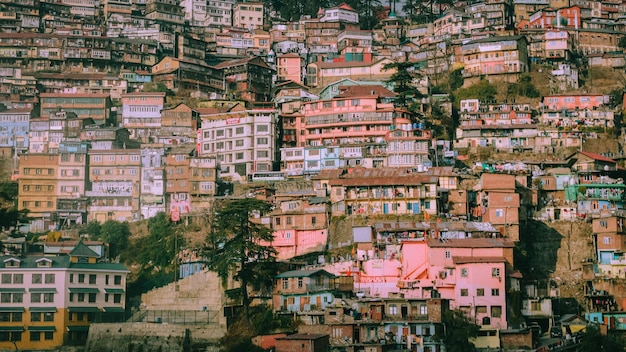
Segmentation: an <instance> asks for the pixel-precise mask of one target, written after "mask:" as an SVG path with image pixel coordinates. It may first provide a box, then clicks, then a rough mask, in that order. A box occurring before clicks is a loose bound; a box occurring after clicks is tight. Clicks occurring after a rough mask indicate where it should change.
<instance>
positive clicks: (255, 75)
mask: <svg viewBox="0 0 626 352" xmlns="http://www.w3.org/2000/svg"><path fill="white" fill-rule="evenodd" d="M246 4H249V3H246ZM215 68H216V69H218V70H221V71H222V74H223V76H224V80H225V82H226V83H225V84H226V87H225V89H226V94H227V96H234V97H235V99H236V100H244V101H249V102H259V101H270V99H271V96H270V92H271V87H272V75H273V73H274V70H273V69H272V68H271V67H269V65H268V64H267V63H266V62H265V61H263V59H262V58H261V57H259V56H255V57H249V58H245V59H235V60H230V61H225V62H222V63H219V64H217V65H216V66H215Z"/></svg>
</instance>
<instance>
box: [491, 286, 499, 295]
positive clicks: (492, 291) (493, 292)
mask: <svg viewBox="0 0 626 352" xmlns="http://www.w3.org/2000/svg"><path fill="white" fill-rule="evenodd" d="M491 295H492V296H494V297H495V296H500V289H499V288H492V289H491Z"/></svg>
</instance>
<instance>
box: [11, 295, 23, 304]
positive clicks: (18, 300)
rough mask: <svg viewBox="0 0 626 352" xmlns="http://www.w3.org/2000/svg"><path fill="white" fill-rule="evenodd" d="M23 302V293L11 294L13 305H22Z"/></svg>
mask: <svg viewBox="0 0 626 352" xmlns="http://www.w3.org/2000/svg"><path fill="white" fill-rule="evenodd" d="M23 300H24V294H23V293H14V294H13V303H22V302H23Z"/></svg>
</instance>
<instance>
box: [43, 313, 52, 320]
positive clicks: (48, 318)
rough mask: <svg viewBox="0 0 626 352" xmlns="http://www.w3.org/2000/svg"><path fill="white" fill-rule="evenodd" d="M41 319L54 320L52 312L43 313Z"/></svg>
mask: <svg viewBox="0 0 626 352" xmlns="http://www.w3.org/2000/svg"><path fill="white" fill-rule="evenodd" d="M43 321H54V312H45V313H43Z"/></svg>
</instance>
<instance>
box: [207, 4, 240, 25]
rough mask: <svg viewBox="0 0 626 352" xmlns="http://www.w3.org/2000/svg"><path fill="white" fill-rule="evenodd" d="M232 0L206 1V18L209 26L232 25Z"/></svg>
mask: <svg viewBox="0 0 626 352" xmlns="http://www.w3.org/2000/svg"><path fill="white" fill-rule="evenodd" d="M233 5H235V1H234V0H209V1H207V7H206V16H207V22H208V25H209V26H215V27H231V26H232V25H233Z"/></svg>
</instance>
